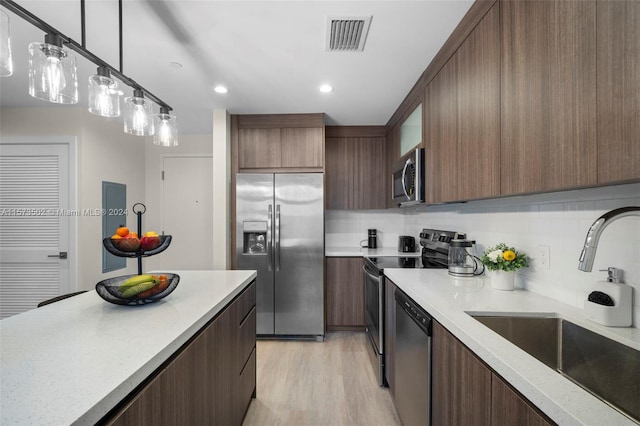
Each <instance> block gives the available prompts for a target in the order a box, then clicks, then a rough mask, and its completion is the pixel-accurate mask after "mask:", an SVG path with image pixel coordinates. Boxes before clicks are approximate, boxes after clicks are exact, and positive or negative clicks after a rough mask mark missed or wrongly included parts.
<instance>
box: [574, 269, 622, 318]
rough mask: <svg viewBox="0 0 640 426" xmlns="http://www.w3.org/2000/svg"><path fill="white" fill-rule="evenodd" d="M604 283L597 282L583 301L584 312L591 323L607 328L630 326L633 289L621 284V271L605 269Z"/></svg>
mask: <svg viewBox="0 0 640 426" xmlns="http://www.w3.org/2000/svg"><path fill="white" fill-rule="evenodd" d="M602 271H606V272H607V280H606V281H598V282H597V283H596V286H595V287H594V288H592V289H591V291H590V292H589V296H588V298H587V300H585V301H584V311H585V314H586V316H587V318H589V319H590V320H591V321H594V322H597V323H599V324H602V325H606V326H609V327H630V326H631V302H632V300H633V298H632V297H633V288H632V287H631V286H628V285H626V284H624V283H622V282H621V279H620V277H621V272H622V271H621V270H619V269H618V268H607V269H603V270H602Z"/></svg>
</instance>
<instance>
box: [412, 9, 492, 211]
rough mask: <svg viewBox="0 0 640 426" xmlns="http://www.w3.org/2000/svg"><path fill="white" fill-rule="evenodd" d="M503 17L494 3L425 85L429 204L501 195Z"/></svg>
mask: <svg viewBox="0 0 640 426" xmlns="http://www.w3.org/2000/svg"><path fill="white" fill-rule="evenodd" d="M499 18H500V15H499V8H498V4H497V3H496V4H494V6H493V7H492V8H491V9H490V10H489V11H488V13H487V14H486V15H485V16H484V18H483V19H482V20H481V21H480V22H479V24H478V25H477V26H476V28H474V30H473V31H472V32H471V33H470V34H469V37H467V39H466V40H465V41H464V42H463V43H462V45H461V46H460V47H459V48H458V50H457V51H456V52H455V53H454V55H453V56H452V57H451V58H450V59H449V61H447V63H446V64H445V65H444V66H443V67H442V69H441V70H440V72H439V73H438V74H437V75H436V76H435V78H434V79H433V80H431V82H430V83H429V84H428V85H427V88H426V91H425V105H426V107H425V112H424V121H425V148H426V156H427V170H426V179H427V182H426V188H427V203H442V202H452V201H463V200H471V199H477V198H487V197H491V196H497V195H499V194H500V168H499V167H500V38H499V35H500V26H499Z"/></svg>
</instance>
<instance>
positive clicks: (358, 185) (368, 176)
mask: <svg viewBox="0 0 640 426" xmlns="http://www.w3.org/2000/svg"><path fill="white" fill-rule="evenodd" d="M385 153H386V149H385V138H382V137H380V138H378V137H344V138H327V140H326V158H327V160H326V165H325V171H326V174H325V178H326V185H327V191H326V193H327V209H329V210H343V209H346V210H366V209H384V208H385V207H386V194H387V191H385V189H386V188H387V186H388V184H385V183H386V182H389V180H388V179H387V176H386V173H385V172H384V171H385V162H386V158H385Z"/></svg>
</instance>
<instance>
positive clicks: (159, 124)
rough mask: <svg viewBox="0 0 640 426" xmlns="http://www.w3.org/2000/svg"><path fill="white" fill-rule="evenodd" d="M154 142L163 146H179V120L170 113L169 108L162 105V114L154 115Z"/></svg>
mask: <svg viewBox="0 0 640 426" xmlns="http://www.w3.org/2000/svg"><path fill="white" fill-rule="evenodd" d="M153 127H154V129H155V133H154V134H153V143H154V144H156V145H161V146H178V121H177V119H176V116H175V115H171V114H169V108H167V107H160V114H156V115H154V116H153Z"/></svg>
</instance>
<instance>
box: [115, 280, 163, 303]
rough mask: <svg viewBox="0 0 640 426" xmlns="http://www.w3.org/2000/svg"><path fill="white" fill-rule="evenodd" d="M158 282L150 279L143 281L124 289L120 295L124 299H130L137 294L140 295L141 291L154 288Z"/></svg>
mask: <svg viewBox="0 0 640 426" xmlns="http://www.w3.org/2000/svg"><path fill="white" fill-rule="evenodd" d="M158 282H159V281H158V280H156V279H151V280H150V281H144V282H141V283H138V284H135V285H133V286H129V287H127V288H125V289H124V290H121V291H120V295H121V296H122V297H123V298H125V299H128V298H130V297H133V296H135V295H136V294H138V293H142V292H143V291H147V290H149V289H150V288H153V287H155V286H156V285H157V284H158Z"/></svg>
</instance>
